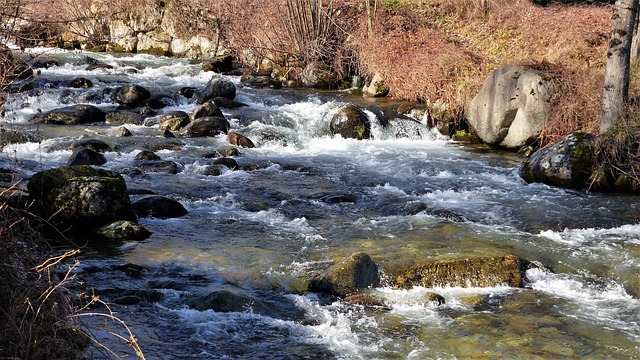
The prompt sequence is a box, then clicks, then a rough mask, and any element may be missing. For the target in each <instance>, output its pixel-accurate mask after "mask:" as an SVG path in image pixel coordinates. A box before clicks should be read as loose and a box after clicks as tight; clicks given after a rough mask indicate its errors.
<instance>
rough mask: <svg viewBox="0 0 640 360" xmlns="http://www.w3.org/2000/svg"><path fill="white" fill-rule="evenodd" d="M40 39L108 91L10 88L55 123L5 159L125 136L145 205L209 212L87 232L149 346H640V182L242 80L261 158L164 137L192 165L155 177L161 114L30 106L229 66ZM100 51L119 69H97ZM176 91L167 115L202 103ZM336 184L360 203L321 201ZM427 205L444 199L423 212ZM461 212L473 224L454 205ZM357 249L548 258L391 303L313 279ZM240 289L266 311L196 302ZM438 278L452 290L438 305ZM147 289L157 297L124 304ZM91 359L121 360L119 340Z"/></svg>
mask: <svg viewBox="0 0 640 360" xmlns="http://www.w3.org/2000/svg"><path fill="white" fill-rule="evenodd" d="M34 51H40V52H44V53H45V56H47V57H50V58H55V59H57V60H58V61H59V63H60V65H59V66H52V67H49V68H43V69H41V74H40V75H39V77H40V78H43V79H48V80H49V81H54V82H57V81H62V80H68V79H71V78H76V77H84V78H87V79H90V80H91V81H92V82H93V87H91V88H89V89H72V88H67V87H64V86H60V87H49V86H42V87H41V88H39V89H36V90H34V91H31V92H29V93H20V94H11V95H8V96H7V99H6V104H5V109H6V113H5V116H4V118H3V119H2V120H0V121H1V122H2V125H3V127H4V128H5V129H8V130H11V131H13V130H17V131H20V132H28V133H34V134H36V135H37V136H38V137H39V138H38V139H37V140H34V141H30V142H25V143H20V144H10V145H8V146H6V147H4V148H3V153H2V159H0V167H5V168H6V167H9V168H16V169H17V170H19V171H20V172H21V173H22V174H23V175H24V176H27V177H28V176H29V175H31V174H33V173H35V172H37V171H40V170H43V169H48V168H51V167H57V166H62V165H65V164H66V162H67V159H68V158H69V156H70V155H71V151H70V150H69V149H68V145H69V144H70V143H71V142H73V141H76V140H78V139H83V138H97V139H102V140H104V141H106V142H107V143H110V144H116V145H117V146H119V148H118V149H119V150H118V151H113V152H107V153H105V156H106V157H107V160H108V162H107V163H106V164H105V165H104V166H103V167H104V168H106V169H110V170H114V171H117V172H119V173H123V174H124V177H125V180H126V182H127V186H128V188H129V189H130V190H132V200H135V198H136V196H139V195H135V194H138V193H140V192H141V191H142V190H145V191H148V190H151V191H153V192H155V193H158V194H162V195H166V196H170V197H172V198H174V199H176V200H178V201H180V202H181V203H182V204H183V205H184V206H185V208H186V209H187V210H188V211H189V213H188V214H187V215H185V216H183V217H180V218H174V219H155V218H143V219H140V223H141V224H143V225H144V226H145V227H146V228H147V229H148V230H150V231H151V232H152V236H151V237H150V238H149V239H147V240H144V241H139V242H126V243H118V244H109V245H107V246H95V245H93V244H92V243H88V244H86V246H84V245H85V242H83V241H82V240H83V239H75V242H76V243H78V244H81V245H83V248H82V253H81V254H80V257H79V260H80V265H79V266H78V267H77V269H76V270H75V273H76V277H77V279H78V280H79V281H82V283H83V284H84V285H85V286H86V289H88V290H89V289H95V291H96V292H97V293H99V294H100V297H101V299H103V300H105V301H107V302H109V303H110V304H111V305H110V307H111V309H112V310H113V311H114V314H115V315H116V316H117V317H118V318H120V319H122V320H124V321H125V322H126V324H127V325H128V326H129V327H130V329H131V331H132V332H133V333H134V334H135V335H136V337H137V339H138V342H139V345H140V347H141V349H142V351H143V353H144V354H145V356H146V358H147V359H470V358H478V359H480V358H482V359H484V358H488V359H497V358H509V359H602V358H610V359H632V358H640V345H639V344H640V301H639V300H638V298H637V296H638V295H639V294H638V292H640V278H639V266H640V224H638V219H640V206H639V203H638V201H637V200H638V197H637V196H629V195H611V194H598V193H589V192H578V191H572V190H566V189H560V188H555V187H550V186H547V185H543V184H527V183H525V182H524V181H523V180H522V179H521V178H520V176H519V169H520V167H521V164H522V161H523V159H522V158H520V157H518V156H517V155H515V154H513V153H506V152H500V151H496V150H487V149H486V148H483V147H471V146H467V145H463V144H459V143H456V142H453V141H451V140H450V139H448V138H446V137H444V136H442V135H439V134H437V133H435V132H433V131H432V130H429V129H427V128H426V127H425V126H424V125H423V124H422V118H420V117H419V116H416V117H415V119H414V121H407V120H400V119H396V120H394V119H392V121H391V125H390V126H388V127H381V126H374V128H373V136H374V139H372V140H365V141H357V140H350V139H342V138H340V137H332V136H331V135H330V132H329V126H328V121H329V119H330V118H331V116H332V114H334V113H336V112H337V111H338V109H339V108H340V107H341V106H343V105H345V104H347V103H353V102H355V103H359V104H364V105H366V106H373V105H375V104H374V103H373V102H372V101H365V100H363V99H361V98H359V97H355V96H351V95H349V94H348V93H346V92H315V91H309V90H291V89H285V90H271V89H254V88H250V87H247V86H242V85H241V83H240V79H239V77H234V76H230V77H228V78H229V79H231V80H232V81H233V82H234V83H236V85H237V87H238V96H237V99H236V100H238V101H241V102H244V103H246V104H248V105H249V106H247V107H244V108H241V109H239V110H225V109H223V112H224V113H225V116H226V117H227V119H228V120H229V121H230V123H231V128H232V130H233V131H237V132H240V133H242V134H244V135H246V136H247V137H249V138H250V139H252V140H253V141H254V142H255V143H256V145H257V146H256V147H255V148H252V149H244V148H243V149H240V152H241V156H237V157H236V160H237V162H238V163H239V165H240V166H241V168H243V169H244V170H236V171H231V170H229V171H224V172H223V173H222V174H221V175H220V176H207V175H205V174H204V169H205V168H206V167H207V166H208V165H209V164H210V162H211V159H208V158H204V157H203V156H202V155H203V154H204V153H206V152H208V151H211V150H213V149H217V148H221V147H228V146H229V144H228V143H227V141H226V138H225V136H224V135H220V136H218V137H210V138H179V139H178V140H179V141H180V142H181V146H179V148H178V149H165V150H160V151H157V154H158V155H159V156H160V157H161V158H162V159H165V160H172V161H175V162H176V163H178V164H179V169H180V172H179V173H178V174H175V175H172V174H166V173H154V172H149V173H143V174H139V173H137V172H135V171H130V169H132V168H134V167H135V165H134V163H135V156H136V155H137V154H138V153H139V152H140V147H136V145H139V144H145V143H148V142H152V141H155V140H153V139H157V138H159V137H160V134H161V131H160V130H159V129H158V125H157V124H155V123H153V121H151V122H150V123H148V124H147V125H126V127H127V128H128V129H129V130H130V131H131V132H132V133H133V136H132V137H129V138H120V137H118V136H116V130H117V129H118V128H119V127H120V125H107V124H92V125H76V126H52V125H39V126H36V125H34V124H29V123H28V119H29V118H30V117H31V116H33V114H35V113H36V112H38V111H47V110H51V109H54V108H58V107H62V106H66V105H69V104H74V103H91V104H94V105H96V106H99V107H105V108H106V107H111V106H113V105H114V104H113V103H111V101H110V97H109V96H106V95H105V91H104V89H108V88H114V87H116V86H119V85H122V84H128V83H133V84H138V85H142V86H144V87H146V88H148V89H149V90H151V92H152V93H153V92H165V93H170V94H176V93H177V91H178V90H179V89H180V88H182V87H185V86H193V87H204V85H205V84H206V83H207V81H208V80H209V79H210V78H211V76H212V73H207V72H203V71H202V70H201V66H200V64H198V63H195V62H191V61H189V60H187V59H171V58H162V57H153V56H150V55H135V56H113V55H107V54H92V53H86V52H64V51H57V50H51V49H36V50H34ZM87 55H90V56H91V57H93V58H95V59H97V60H99V61H101V62H102V63H105V64H109V65H111V66H112V68H110V69H99V70H91V71H89V70H86V67H87V64H86V61H85V56H87ZM131 69H135V71H132V70H131ZM172 98H173V100H172V101H173V102H172V103H171V104H170V106H168V107H166V108H164V109H162V110H161V112H165V111H171V110H184V111H187V112H191V111H192V110H193V109H195V107H196V105H195V104H193V103H191V102H190V101H189V100H188V99H186V98H183V97H181V96H175V95H174V96H173V97H172ZM367 114H368V116H369V117H370V118H371V119H374V118H375V115H374V113H372V112H367ZM152 120H153V118H152ZM407 128H410V131H406V129H407ZM398 133H405V135H404V136H397V134H398ZM16 160H17V161H16ZM134 190H135V191H134ZM336 194H337V195H344V194H349V195H352V196H355V202H342V203H330V202H324V201H321V199H322V197H324V196H327V195H336ZM408 204H409V205H411V204H424V205H425V206H426V210H425V211H418V212H417V213H414V212H407V211H406V209H407V207H408ZM444 211H446V212H447V213H450V214H456V215H457V217H459V218H461V219H462V220H463V221H461V222H458V221H452V220H451V219H450V218H447V217H446V216H445V217H443V216H439V215H438V214H443V213H444ZM356 252H365V253H367V254H369V255H370V256H371V257H372V258H373V259H374V261H375V262H376V263H378V264H379V265H380V266H381V268H382V269H384V268H385V267H392V266H395V264H402V263H405V262H409V261H411V260H414V259H430V258H433V259H438V258H449V257H463V256H493V255H501V254H505V253H512V254H516V255H518V256H520V257H522V258H524V259H527V260H529V261H531V262H534V263H535V264H537V265H538V266H537V267H535V268H532V269H530V270H527V272H526V280H525V287H524V288H510V287H506V286H501V287H492V288H458V287H444V288H436V289H426V288H413V289H409V290H397V289H392V288H389V287H382V288H378V289H371V291H370V292H371V293H372V294H375V295H377V296H379V297H381V298H383V299H384V300H385V302H386V304H387V306H388V308H389V309H387V310H384V311H381V310H375V309H373V310H372V309H365V308H362V307H360V306H356V305H351V304H347V303H344V302H342V301H334V302H327V301H324V300H323V299H322V298H320V297H318V296H317V295H315V294H309V293H306V292H305V291H304V289H305V284H306V282H305V281H307V280H308V279H309V278H311V277H312V276H314V275H315V274H320V273H322V272H323V271H324V270H326V269H327V268H328V267H329V266H330V265H331V264H333V262H334V261H336V260H337V259H340V258H342V257H344V256H347V255H349V254H352V253H356ZM383 275H384V273H383ZM220 289H224V290H228V291H230V292H233V293H237V294H243V296H247V297H249V298H251V299H255V303H254V304H255V306H251V305H248V306H246V307H245V308H244V309H242V310H238V311H231V312H215V311H213V310H206V311H198V310H195V309H194V308H192V307H190V306H189V304H190V301H191V300H192V299H194V298H197V297H200V296H203V295H206V294H208V293H210V292H212V291H216V290H220ZM430 292H436V293H438V294H440V295H442V296H443V297H444V298H445V300H446V301H445V303H444V304H441V305H438V304H437V303H433V302H430V301H428V299H427V294H428V293H430ZM132 294H133V295H136V296H143V295H144V296H143V297H145V296H146V297H145V299H144V301H139V302H132V303H127V301H125V300H123V298H125V299H126V296H131V295H132ZM140 294H143V295H140ZM149 294H152V296H151V295H149ZM87 319H88V320H85V321H86V324H85V326H86V328H87V331H91V333H92V334H93V335H94V337H95V338H96V339H99V340H100V341H101V342H102V343H103V344H104V345H105V346H106V347H108V348H110V349H111V350H112V351H113V353H114V354H117V355H118V356H126V355H129V357H130V358H131V357H134V355H133V350H132V349H131V348H130V347H128V346H127V345H126V344H125V343H124V342H123V341H122V340H121V339H119V338H118V337H115V336H113V335H111V334H110V333H109V331H113V332H116V333H118V334H121V335H126V332H125V331H124V329H123V328H122V327H120V326H118V324H114V323H107V324H105V321H104V320H102V319H97V318H96V319H91V318H87ZM88 354H89V355H90V356H92V357H94V358H115V356H114V354H110V353H109V352H107V351H105V350H103V349H101V348H99V347H95V348H92V349H91V350H89V353H88Z"/></svg>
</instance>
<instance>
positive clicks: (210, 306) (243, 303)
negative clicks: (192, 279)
mask: <svg viewBox="0 0 640 360" xmlns="http://www.w3.org/2000/svg"><path fill="white" fill-rule="evenodd" d="M188 304H189V307H191V308H193V309H196V310H198V311H206V310H213V311H216V312H246V311H247V309H249V308H251V309H252V310H253V311H255V312H257V313H271V312H272V311H270V309H269V307H268V306H267V305H266V304H265V303H264V302H262V301H260V300H259V299H257V298H256V297H254V296H252V295H251V294H249V293H248V292H246V291H243V290H241V289H232V290H229V289H222V290H216V291H212V292H210V293H209V294H207V295H205V296H202V297H198V298H195V299H192V300H190V301H189V302H188Z"/></svg>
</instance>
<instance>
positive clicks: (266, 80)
mask: <svg viewBox="0 0 640 360" xmlns="http://www.w3.org/2000/svg"><path fill="white" fill-rule="evenodd" d="M241 80H242V84H243V85H244V86H248V87H253V88H259V89H264V88H269V89H282V82H281V81H279V80H276V79H274V78H272V77H271V76H268V75H260V76H243V77H242V78H241Z"/></svg>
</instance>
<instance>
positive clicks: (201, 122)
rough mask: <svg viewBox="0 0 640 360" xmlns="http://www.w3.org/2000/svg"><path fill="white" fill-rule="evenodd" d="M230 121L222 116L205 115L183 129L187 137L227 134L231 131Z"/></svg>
mask: <svg viewBox="0 0 640 360" xmlns="http://www.w3.org/2000/svg"><path fill="white" fill-rule="evenodd" d="M230 127H231V125H229V122H228V121H227V119H225V118H221V117H205V118H200V119H197V120H194V121H192V122H190V123H189V125H187V126H186V127H185V128H184V129H183V135H184V136H186V137H203V136H216V135H219V134H226V133H227V132H228V131H229V128H230Z"/></svg>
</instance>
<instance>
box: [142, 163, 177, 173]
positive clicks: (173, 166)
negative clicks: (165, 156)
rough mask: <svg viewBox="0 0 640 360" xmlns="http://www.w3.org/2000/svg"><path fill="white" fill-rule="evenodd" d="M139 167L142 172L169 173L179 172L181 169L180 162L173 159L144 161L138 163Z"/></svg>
mask: <svg viewBox="0 0 640 360" xmlns="http://www.w3.org/2000/svg"><path fill="white" fill-rule="evenodd" d="M138 169H140V170H141V171H142V172H157V173H167V174H173V175H175V174H177V173H178V172H180V171H179V168H178V164H177V163H175V162H173V161H171V160H150V161H143V162H141V163H139V164H138Z"/></svg>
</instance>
